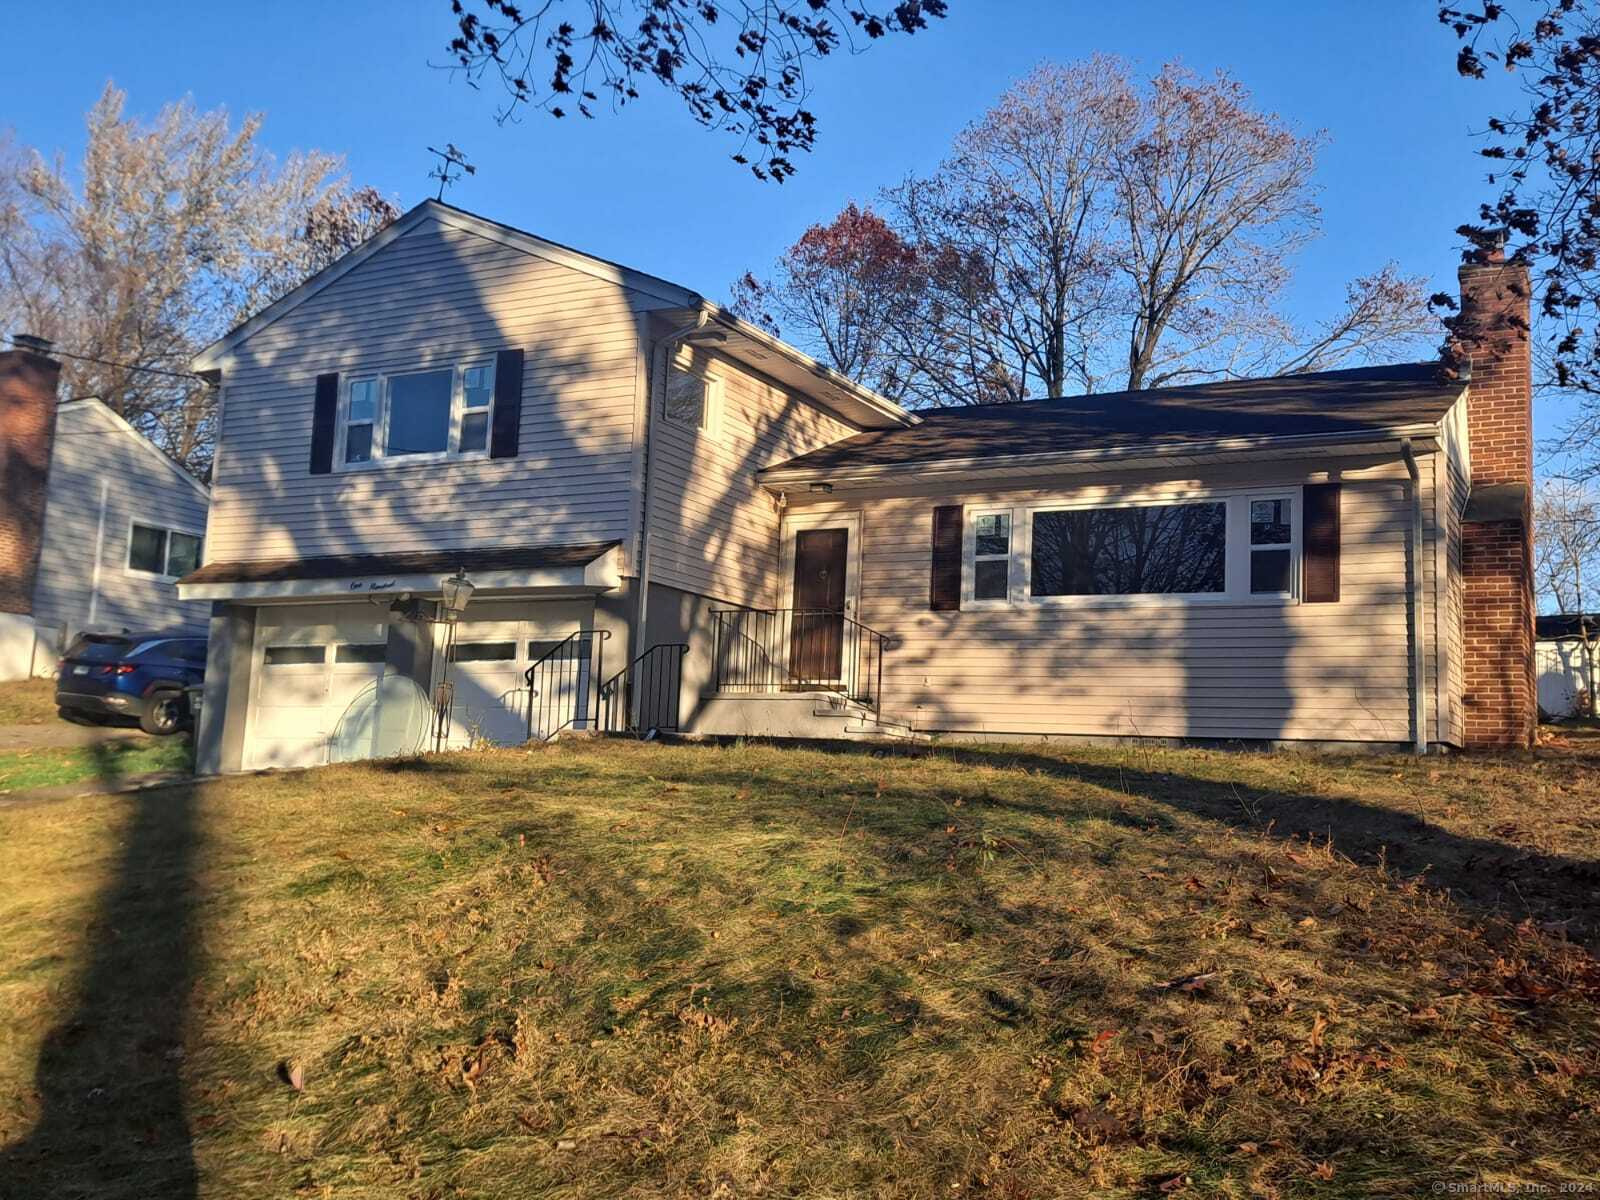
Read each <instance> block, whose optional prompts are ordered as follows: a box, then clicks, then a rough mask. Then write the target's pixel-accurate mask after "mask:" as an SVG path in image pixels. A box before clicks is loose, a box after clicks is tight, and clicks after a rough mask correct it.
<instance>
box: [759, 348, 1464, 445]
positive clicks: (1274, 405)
mask: <svg viewBox="0 0 1600 1200" xmlns="http://www.w3.org/2000/svg"><path fill="white" fill-rule="evenodd" d="M1465 386H1466V385H1465V384H1464V383H1463V382H1460V381H1457V380H1450V379H1446V378H1444V377H1443V376H1442V375H1441V374H1440V368H1439V364H1438V363H1401V364H1397V365H1394V366H1386V367H1358V368H1356V369H1353V370H1346V371H1322V372H1318V373H1315V374H1307V375H1285V376H1281V377H1278V378H1273V379H1241V380H1228V381H1224V382H1219V383H1201V384H1195V385H1193V386H1190V387H1176V388H1157V389H1151V390H1149V391H1142V392H1101V393H1098V394H1096V395H1092V396H1063V397H1059V398H1056V399H1050V400H1026V401H1022V402H1021V403H1017V404H995V405H985V406H975V407H962V408H935V409H925V410H923V411H922V412H920V413H919V414H918V415H919V416H921V417H922V423H921V424H919V425H913V426H911V427H909V428H904V429H884V430H873V431H871V432H869V433H861V434H857V435H856V436H854V437H851V438H846V439H845V440H844V441H840V442H835V443H833V444H832V445H830V446H824V447H823V448H821V449H820V450H813V451H811V452H810V453H809V454H802V455H801V456H800V457H798V458H794V459H790V460H789V461H788V462H785V463H780V464H777V465H775V466H773V467H770V468H768V470H772V471H779V470H782V471H787V470H790V469H799V470H816V471H822V470H828V469H833V468H840V467H866V466H909V465H912V464H916V463H929V462H939V461H944V460H951V459H987V458H1001V457H1009V456H1012V455H1025V454H1060V453H1073V452H1083V451H1096V450H1098V451H1105V452H1108V453H1127V452H1129V451H1137V450H1140V449H1145V448H1149V449H1166V448H1170V449H1173V450H1178V451H1181V450H1182V449H1183V448H1184V446H1186V445H1198V444H1202V443H1208V442H1217V441H1223V440H1227V439H1232V438H1288V437H1314V436H1326V435H1332V436H1350V437H1353V438H1359V437H1361V436H1362V435H1363V434H1376V433H1379V432H1381V431H1387V430H1392V429H1395V428H1397V427H1400V426H1406V425H1419V424H1426V423H1431V422H1434V421H1437V420H1439V418H1440V417H1442V416H1444V414H1445V413H1446V412H1447V411H1449V409H1450V406H1451V405H1452V404H1453V403H1455V400H1456V398H1457V397H1458V396H1459V395H1460V394H1461V390H1462V388H1463V387H1465Z"/></svg>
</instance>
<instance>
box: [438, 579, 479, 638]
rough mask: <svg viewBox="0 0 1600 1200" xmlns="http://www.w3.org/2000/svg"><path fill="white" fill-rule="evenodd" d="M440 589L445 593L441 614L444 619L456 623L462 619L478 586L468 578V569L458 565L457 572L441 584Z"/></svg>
mask: <svg viewBox="0 0 1600 1200" xmlns="http://www.w3.org/2000/svg"><path fill="white" fill-rule="evenodd" d="M440 591H441V592H442V593H443V595H444V601H443V604H442V606H441V612H440V614H439V616H440V618H441V619H442V620H444V621H447V622H450V623H451V624H454V623H455V622H456V621H459V620H460V619H461V614H462V613H464V612H465V611H466V610H467V605H468V604H470V603H471V602H472V593H473V592H475V591H477V587H476V585H475V584H474V583H473V582H472V580H470V579H468V578H467V572H466V569H465V568H464V567H457V568H456V573H455V574H454V575H452V576H450V578H449V579H446V580H445V581H444V582H443V583H442V584H440Z"/></svg>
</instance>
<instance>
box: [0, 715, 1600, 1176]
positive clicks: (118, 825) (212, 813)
mask: <svg viewBox="0 0 1600 1200" xmlns="http://www.w3.org/2000/svg"><path fill="white" fill-rule="evenodd" d="M1597 803H1600V755H1593V754H1592V753H1590V752H1587V751H1584V752H1580V751H1575V750H1571V749H1570V748H1569V749H1567V750H1557V751H1556V752H1553V753H1548V754H1544V755H1542V756H1541V757H1539V758H1537V759H1520V758H1519V759H1502V760H1496V759H1464V760H1455V761H1442V760H1430V761H1424V762H1417V761H1413V760H1410V759H1402V758H1381V759H1380V758H1362V759H1324V758H1311V757H1298V756H1289V755H1284V756H1277V757H1263V756H1247V755H1229V754H1223V753H1214V752H1202V751H1164V750H1151V751H1148V752H1146V751H1142V750H1131V751H1130V750H1123V749H1104V748H1101V749H1087V748H1073V749H1054V748H1052V749H1048V750H1045V749H1036V748H1016V747H1013V748H1005V747H986V748H970V749H955V748H941V749H936V750H933V751H931V752H925V751H919V752H907V753H904V754H901V753H898V752H890V753H882V752H879V753H874V752H873V751H872V750H871V749H869V748H862V747H853V748H848V749H842V750H834V751H829V750H826V749H820V748H819V749H801V750H796V749H784V748H778V747H772V746H765V745H753V744H752V745H743V746H727V747H711V746H662V745H642V744H637V743H625V742H589V741H575V742H569V743H567V744H564V745H560V746H556V747H550V748H541V749H538V750H535V751H532V752H524V751H491V752H485V753H476V754H461V755H449V756H440V757H432V758H428V759H424V760H420V761H414V762H406V763H388V764H373V765H361V766H343V767H332V768H327V769H324V770H321V771H314V772H307V773H300V774H290V775H280V776H275V777H274V776H268V777H254V778H237V779H230V780H225V781H221V782H216V783H210V784H205V785H193V786H185V787H180V788H176V789H170V790H165V791H159V792H152V793H146V794H141V795H138V796H131V797H115V798H104V797H99V798H89V799H84V800H75V801H65V802H61V803H56V804H49V805H37V806H32V807H29V808H26V809H22V808H18V809H11V810H7V809H4V808H0V845H3V846H4V847H5V848H6V864H7V872H6V876H7V877H6V885H5V887H4V888H3V889H0V1012H3V1013H5V1014H6V1018H5V1019H4V1020H3V1021H0V1194H3V1195H5V1196H8V1197H10V1196H19V1197H32V1196H41V1197H42V1196H50V1197H66V1196H78V1195H94V1196H116V1197H124V1196H125V1197H144V1196H182V1195H193V1194H196V1193H198V1194H201V1195H206V1196H218V1197H235V1196H261V1195H273V1196H316V1197H322V1196H335V1197H373V1198H376V1197H417V1198H419V1200H420V1198H434V1197H437V1198H444V1197H577V1196H630V1197H654V1196H695V1197H744V1196H774V1197H843V1196H862V1197H879V1196H893V1197H900V1196H905V1197H911V1196H918V1197H934V1196H938V1197H949V1196H955V1195H984V1196H996V1197H1008V1198H1018V1200H1020V1198H1023V1197H1053V1196H1060V1195H1064V1194H1080V1195H1130V1196H1132V1195H1163V1194H1168V1195H1170V1194H1174V1193H1183V1192H1187V1193H1188V1194H1191V1195H1196V1196H1202V1195H1204V1196H1210V1195H1238V1196H1245V1195H1266V1196H1283V1197H1295V1196H1324V1195H1325V1196H1345V1195H1351V1196H1354V1195H1396V1196H1416V1195H1425V1194H1432V1193H1431V1192H1430V1188H1431V1186H1432V1184H1433V1183H1434V1182H1435V1181H1438V1182H1440V1183H1441V1184H1443V1185H1444V1186H1445V1187H1450V1186H1452V1185H1458V1186H1460V1185H1469V1184H1471V1183H1473V1182H1474V1181H1493V1182H1496V1183H1506V1184H1509V1183H1516V1184H1520V1185H1522V1186H1524V1187H1526V1186H1528V1185H1532V1184H1536V1183H1548V1184H1561V1183H1566V1184H1578V1183H1582V1182H1586V1181H1591V1180H1594V1179H1596V1178H1600V964H1597V961H1596V959H1595V958H1594V957H1592V952H1593V951H1594V950H1595V948H1596V947H1597V946H1600V896H1597V886H1600V864H1597V862H1596V858H1597V857H1600V854H1597V848H1596V837H1595V829H1596V806H1597ZM1441 1190H1442V1189H1441Z"/></svg>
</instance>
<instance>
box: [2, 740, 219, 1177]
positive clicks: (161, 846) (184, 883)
mask: <svg viewBox="0 0 1600 1200" xmlns="http://www.w3.org/2000/svg"><path fill="white" fill-rule="evenodd" d="M94 753H95V757H96V767H97V770H98V772H99V774H100V776H101V778H103V779H106V780H109V781H115V780H116V779H117V777H118V772H119V768H118V766H117V764H116V762H115V761H114V756H113V755H112V753H111V751H110V749H109V748H108V747H104V746H97V747H95V748H94ZM197 802H198V797H197V790H196V786H195V785H194V784H193V783H192V782H190V783H184V784H179V785H175V786H172V787H162V788H153V789H150V790H147V791H140V792H134V793H131V794H125V795H120V796H113V797H107V798H106V799H105V800H103V801H99V803H106V804H118V805H127V806H129V807H130V808H131V809H132V812H131V815H130V816H129V818H128V821H127V823H126V825H125V826H124V827H123V829H122V834H121V839H120V847H119V850H118V853H117V861H116V864H115V865H114V866H113V867H112V868H111V870H110V871H109V873H108V877H107V882H106V884H105V885H104V887H103V888H102V890H101V893H100V895H99V897H98V899H97V901H96V904H95V912H94V915H93V916H92V918H91V920H90V923H89V926H88V929H87V931H86V932H87V938H88V940H89V943H90V944H89V945H88V947H87V948H86V950H85V952H84V958H85V962H84V965H83V968H82V971H81V973H80V974H79V975H78V977H77V979H76V981H75V982H76V990H77V994H76V997H75V998H74V999H72V1001H71V1007H70V1010H68V1011H66V1012H65V1013H64V1016H63V1018H62V1020H61V1021H60V1023H59V1024H57V1025H56V1026H55V1027H54V1028H53V1029H52V1030H51V1031H50V1033H49V1034H48V1035H47V1036H46V1038H45V1040H44V1042H43V1044H42V1046H41V1048H40V1051H39V1059H38V1065H37V1068H36V1072H35V1080H36V1089H37V1090H36V1103H37V1105H38V1108H39V1113H40V1115H39V1120H38V1122H37V1124H36V1125H35V1126H34V1128H33V1130H32V1131H31V1132H30V1133H29V1134H28V1136H27V1137H26V1138H24V1139H23V1140H21V1141H19V1142H16V1143H14V1144H12V1145H10V1146H6V1147H3V1148H0V1196H4V1197H6V1198H7V1200H12V1198H15V1200H23V1198H25V1197H41V1198H42V1197H50V1198H51V1200H59V1198H60V1197H66V1196H90V1195H92V1196H95V1197H117V1196H127V1197H149V1196H160V1197H163V1198H164V1200H165V1198H176V1200H183V1198H184V1197H192V1196H194V1195H195V1194H196V1191H197V1180H196V1170H195V1161H194V1153H193V1143H192V1138H191V1131H190V1125H189V1119H188V1114H187V1109H186V1103H185V1096H184V1082H183V1060H184V1050H185V1046H184V1033H185V1026H186V1020H187V1013H188V1006H189V987H190V982H191V980H192V979H193V977H194V951H193V937H194V930H193V925H194V921H193V906H194V856H195V850H196V841H197V833H196V819H195V818H196V806H197Z"/></svg>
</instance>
